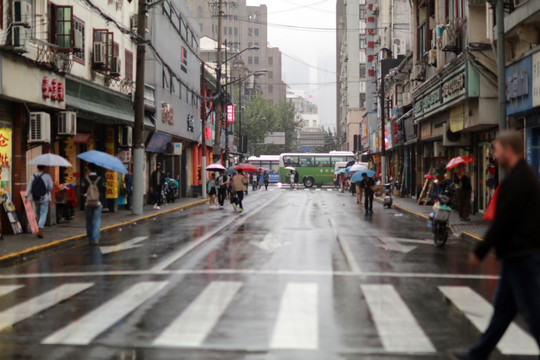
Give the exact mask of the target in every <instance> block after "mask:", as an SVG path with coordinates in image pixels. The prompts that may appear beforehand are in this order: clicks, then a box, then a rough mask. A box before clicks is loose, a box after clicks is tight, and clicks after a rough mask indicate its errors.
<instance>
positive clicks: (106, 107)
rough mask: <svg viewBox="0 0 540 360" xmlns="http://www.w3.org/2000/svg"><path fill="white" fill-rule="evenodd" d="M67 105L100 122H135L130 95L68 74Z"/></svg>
mask: <svg viewBox="0 0 540 360" xmlns="http://www.w3.org/2000/svg"><path fill="white" fill-rule="evenodd" d="M66 107H68V108H70V109H73V110H75V111H77V112H79V113H80V114H84V115H87V116H89V117H92V118H94V119H95V120H96V121H99V122H105V123H110V122H113V123H125V124H133V122H134V111H133V103H132V102H131V97H130V96H128V95H124V94H121V93H119V92H117V91H114V90H111V89H108V88H106V87H104V86H99V85H96V84H94V83H91V82H89V81H86V80H83V79H80V78H76V77H74V76H71V75H67V76H66Z"/></svg>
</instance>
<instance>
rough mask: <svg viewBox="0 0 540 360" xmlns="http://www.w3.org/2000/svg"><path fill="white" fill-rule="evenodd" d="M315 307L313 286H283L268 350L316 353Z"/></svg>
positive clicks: (313, 284) (315, 295) (317, 340)
mask: <svg viewBox="0 0 540 360" xmlns="http://www.w3.org/2000/svg"><path fill="white" fill-rule="evenodd" d="M317 303H318V285H317V284H315V283H289V284H287V287H286V288H285V292H284V293H283V296H282V299H281V305H280V307H279V313H278V317H277V321H276V325H275V327H274V333H273V335H272V340H271V342H270V347H271V348H277V349H311V350H315V349H317V348H318V347H319V331H318V326H319V324H318V313H317V311H318V306H317Z"/></svg>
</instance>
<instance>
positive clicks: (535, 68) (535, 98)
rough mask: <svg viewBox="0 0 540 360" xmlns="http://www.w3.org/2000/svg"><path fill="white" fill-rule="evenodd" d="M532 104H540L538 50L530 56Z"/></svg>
mask: <svg viewBox="0 0 540 360" xmlns="http://www.w3.org/2000/svg"><path fill="white" fill-rule="evenodd" d="M531 76H532V91H531V92H532V106H533V107H538V106H540V52H537V53H536V54H534V55H533V56H532V74H531Z"/></svg>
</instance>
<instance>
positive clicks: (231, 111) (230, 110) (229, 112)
mask: <svg viewBox="0 0 540 360" xmlns="http://www.w3.org/2000/svg"><path fill="white" fill-rule="evenodd" d="M227 122H230V123H232V122H234V105H227Z"/></svg>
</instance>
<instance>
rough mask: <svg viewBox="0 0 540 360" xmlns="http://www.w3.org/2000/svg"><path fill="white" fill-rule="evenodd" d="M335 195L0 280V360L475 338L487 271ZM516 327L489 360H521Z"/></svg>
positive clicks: (173, 224) (184, 222)
mask: <svg viewBox="0 0 540 360" xmlns="http://www.w3.org/2000/svg"><path fill="white" fill-rule="evenodd" d="M374 205H375V206H374V210H375V214H374V215H373V216H370V217H366V216H365V215H364V213H363V210H362V209H360V208H359V207H358V206H357V205H356V204H355V201H354V198H353V197H352V196H350V194H340V193H338V192H336V191H329V190H328V189H322V190H309V191H304V190H297V191H290V190H285V189H283V190H280V189H277V188H275V187H274V188H271V191H268V192H265V191H257V192H250V194H249V196H247V198H246V200H245V208H246V211H245V212H244V213H243V214H239V213H235V212H234V211H233V209H232V207H231V206H230V205H228V204H227V206H226V208H225V209H224V210H217V209H210V208H209V207H208V206H201V207H197V208H192V209H189V210H186V211H178V212H176V213H173V214H170V215H167V216H163V217H160V218H156V219H154V220H151V221H147V222H144V223H140V224H135V225H132V226H130V227H126V228H123V229H122V230H121V231H120V230H118V231H114V232H109V233H107V234H105V235H104V236H103V237H102V242H101V245H102V246H101V248H95V247H89V246H87V245H86V244H81V245H77V246H72V247H69V248H64V249H59V250H56V251H54V252H47V253H44V254H42V255H40V256H38V257H36V258H34V259H31V260H28V261H26V262H25V263H22V264H18V265H13V266H9V267H3V268H0V359H54V360H56V359H125V360H134V359H138V360H142V359H148V360H154V359H204V360H210V359H246V360H259V359H261V360H262V359H265V360H266V359H269V360H270V359H324V360H331V359H362V360H364V359H365V360H369V359H447V358H448V357H447V355H446V352H447V351H448V350H451V349H456V348H464V347H467V346H469V345H472V344H473V343H474V341H475V340H476V339H477V338H478V337H479V335H480V330H479V329H481V328H482V327H483V326H485V321H487V319H488V317H489V312H490V311H491V307H490V305H489V303H488V301H489V299H491V297H492V295H493V292H494V290H495V287H496V284H497V276H496V275H497V270H498V265H497V263H496V261H495V259H494V258H490V259H489V260H488V261H487V262H486V263H484V265H483V267H482V268H480V269H469V268H468V267H467V265H466V260H467V253H468V250H469V249H470V247H471V245H472V244H470V243H466V242H463V241H460V240H457V239H452V240H450V241H449V242H448V244H447V246H446V247H445V248H443V249H437V248H435V247H434V246H433V244H432V242H431V233H430V232H429V229H428V228H427V226H426V224H425V223H424V222H423V221H420V220H418V219H416V218H413V217H410V216H408V215H404V214H401V213H399V212H398V211H396V210H393V209H392V210H387V209H384V210H383V208H382V205H380V204H377V203H375V204H374ZM522 329H524V327H523V323H522V321H521V320H520V319H517V320H516V324H515V326H514V327H513V328H512V331H511V332H510V334H509V335H508V337H507V339H505V341H504V342H503V343H502V344H501V346H500V347H499V350H498V352H497V353H495V354H494V356H493V359H533V358H535V357H534V356H531V355H532V354H534V353H538V349H537V347H536V345H535V344H534V342H532V340H531V338H530V337H529V336H528V335H527V334H526V333H525V332H524V331H523V330H522ZM502 354H505V355H502Z"/></svg>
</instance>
